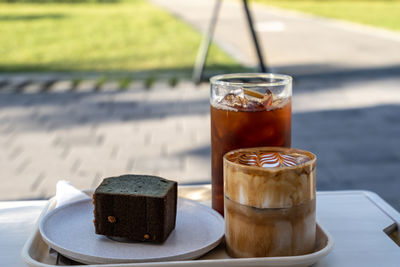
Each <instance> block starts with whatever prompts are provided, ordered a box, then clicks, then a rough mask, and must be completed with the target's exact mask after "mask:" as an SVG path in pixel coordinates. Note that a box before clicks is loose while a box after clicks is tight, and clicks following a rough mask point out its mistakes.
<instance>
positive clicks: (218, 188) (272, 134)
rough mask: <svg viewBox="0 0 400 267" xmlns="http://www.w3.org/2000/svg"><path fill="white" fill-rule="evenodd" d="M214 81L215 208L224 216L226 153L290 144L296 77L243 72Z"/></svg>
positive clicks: (213, 168)
mask: <svg viewBox="0 0 400 267" xmlns="http://www.w3.org/2000/svg"><path fill="white" fill-rule="evenodd" d="M210 81H211V95H210V114H211V170H212V207H213V208H214V209H215V210H217V211H218V212H219V213H221V214H222V215H223V208H224V198H223V156H224V154H225V153H227V152H228V151H231V150H234V149H238V148H245V147H259V146H281V147H290V144H291V115H292V101H291V98H292V78H291V77H290V76H286V75H280V74H265V73H264V74H263V73H240V74H226V75H218V76H214V77H212V78H211V80H210Z"/></svg>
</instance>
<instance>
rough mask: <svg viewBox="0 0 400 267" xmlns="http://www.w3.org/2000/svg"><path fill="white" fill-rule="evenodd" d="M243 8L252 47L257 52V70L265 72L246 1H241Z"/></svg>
mask: <svg viewBox="0 0 400 267" xmlns="http://www.w3.org/2000/svg"><path fill="white" fill-rule="evenodd" d="M243 6H244V10H245V12H246V17H247V22H248V24H249V28H250V32H251V36H252V37H253V42H254V46H255V48H256V52H257V56H258V62H259V69H260V71H261V72H267V69H266V67H265V65H264V59H263V56H262V52H261V48H260V46H259V44H258V40H257V34H256V32H255V30H254V25H253V19H252V17H251V14H250V10H249V6H248V4H247V0H243Z"/></svg>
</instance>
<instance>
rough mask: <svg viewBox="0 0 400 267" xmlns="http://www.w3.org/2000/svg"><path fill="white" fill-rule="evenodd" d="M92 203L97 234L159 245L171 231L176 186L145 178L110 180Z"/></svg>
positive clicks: (172, 183) (125, 176)
mask: <svg viewBox="0 0 400 267" xmlns="http://www.w3.org/2000/svg"><path fill="white" fill-rule="evenodd" d="M93 203H94V206H95V208H94V218H95V220H94V225H95V229H96V233H97V234H101V235H106V236H114V237H124V238H128V239H131V240H136V241H152V242H158V243H162V242H164V241H165V240H166V239H167V237H168V235H169V234H170V233H171V231H172V230H173V229H174V228H175V219H176V205H177V183H176V182H174V181H170V180H166V179H163V178H160V177H157V176H149V175H122V176H119V177H110V178H106V179H104V180H103V182H102V183H101V184H100V185H99V186H98V187H97V189H96V191H95V193H94V195H93Z"/></svg>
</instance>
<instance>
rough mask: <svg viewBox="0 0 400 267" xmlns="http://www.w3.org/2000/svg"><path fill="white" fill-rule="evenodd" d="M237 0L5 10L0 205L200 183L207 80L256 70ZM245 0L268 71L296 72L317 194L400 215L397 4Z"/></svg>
mask: <svg viewBox="0 0 400 267" xmlns="http://www.w3.org/2000/svg"><path fill="white" fill-rule="evenodd" d="M218 2H220V4H221V5H220V6H219V12H218V19H217V23H216V27H215V32H214V35H213V36H214V39H213V42H212V44H211V47H210V50H209V53H208V56H207V61H206V65H205V70H204V75H203V82H202V83H200V84H195V83H194V82H193V81H192V73H193V68H194V65H195V62H196V57H197V54H198V51H199V47H200V44H201V40H202V35H203V34H204V33H205V32H207V31H208V29H209V25H210V21H211V18H212V15H213V12H214V11H215V7H216V6H217V5H218ZM243 2H244V1H239V0H224V1H219V0H191V1H187V0H148V1H146V0H120V1H118V0H98V1H96V0H61V1H58V0H0V147H1V149H0V179H1V186H0V199H1V200H10V199H43V198H48V197H51V196H52V195H54V193H55V184H56V182H57V181H58V180H60V179H64V180H69V181H71V183H72V184H73V185H75V186H76V187H78V188H80V189H89V188H94V187H96V186H97V185H98V184H99V183H100V182H101V180H102V178H105V177H107V176H113V175H120V174H124V173H145V174H155V175H160V176H163V177H165V178H169V179H174V180H177V181H178V182H180V183H181V184H201V183H209V182H210V126H209V124H210V123H209V119H210V118H209V100H208V97H209V84H208V78H209V77H210V76H212V75H215V74H219V73H232V72H256V71H258V65H259V61H258V57H257V53H256V50H255V47H254V42H253V39H252V37H251V32H250V30H249V26H248V23H247V20H246V16H245V11H244V6H243ZM248 3H249V6H250V10H251V13H252V15H253V22H254V24H253V26H254V30H255V32H256V34H257V36H258V41H259V44H260V49H261V51H260V52H261V54H262V56H263V58H264V63H265V64H266V67H267V69H268V71H271V72H276V73H284V74H288V75H291V76H293V77H294V84H293V120H292V124H293V134H292V137H293V142H292V144H293V146H294V147H298V148H302V149H307V150H310V151H312V152H314V153H315V154H316V155H317V156H318V165H317V166H318V167H317V181H318V182H317V188H318V190H371V191H374V192H376V193H378V194H379V195H380V196H382V197H383V198H384V199H385V200H387V201H388V202H389V203H390V204H392V205H393V206H394V207H395V208H397V209H400V195H399V194H398V192H399V189H400V177H399V176H400V175H399V173H400V139H399V136H400V116H399V114H400V0H325V1H323V0H314V1H313V0H253V1H248Z"/></svg>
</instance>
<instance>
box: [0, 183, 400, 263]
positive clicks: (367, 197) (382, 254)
mask: <svg viewBox="0 0 400 267" xmlns="http://www.w3.org/2000/svg"><path fill="white" fill-rule="evenodd" d="M209 192H210V189H209V186H195V187H187V188H183V189H182V188H180V195H183V196H185V197H188V198H191V199H194V200H198V201H201V202H204V203H209V198H210V194H209ZM45 204H46V201H5V202H0V266H10V267H14V266H15V267H19V266H27V265H26V264H25V263H24V261H23V260H22V258H21V250H22V247H23V245H24V243H25V241H26V239H27V238H28V236H29V234H30V233H31V231H32V230H33V229H34V226H35V221H36V218H37V217H38V216H39V214H40V212H41V210H42V208H43V207H44V206H45ZM317 217H318V220H319V222H320V223H321V225H323V226H324V227H325V228H326V229H327V230H328V231H329V232H330V233H331V234H332V236H333V237H334V239H335V247H334V249H333V250H332V252H331V253H330V254H329V255H328V256H327V257H325V258H324V259H323V260H321V261H320V262H318V263H317V264H316V265H315V266H318V267H320V266H337V267H339V266H340V267H347V266H349V267H350V266H363V267H369V266H371V267H372V266H374V267H375V266H385V267H392V266H393V267H398V266H400V247H399V246H398V245H397V244H396V243H395V242H393V240H392V239H390V238H389V236H388V235H387V234H386V233H385V232H384V229H385V228H388V227H390V226H392V227H395V225H396V223H397V224H398V223H399V222H400V214H399V213H398V212H397V211H396V210H394V209H393V208H392V207H391V206H389V205H388V204H387V203H386V202H384V201H383V200H382V199H381V198H380V197H379V196H377V195H376V194H374V193H371V192H365V191H335V192H319V193H318V196H317Z"/></svg>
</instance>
